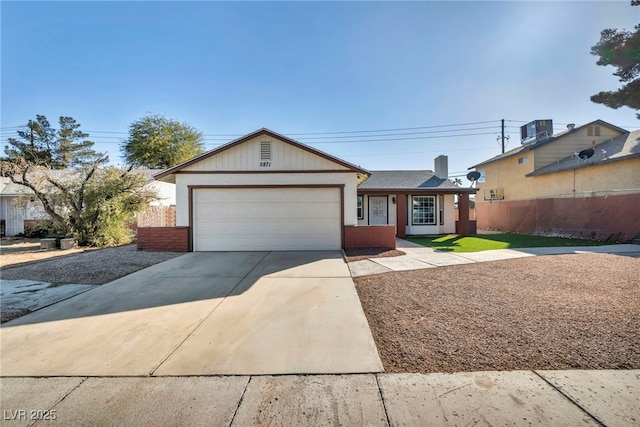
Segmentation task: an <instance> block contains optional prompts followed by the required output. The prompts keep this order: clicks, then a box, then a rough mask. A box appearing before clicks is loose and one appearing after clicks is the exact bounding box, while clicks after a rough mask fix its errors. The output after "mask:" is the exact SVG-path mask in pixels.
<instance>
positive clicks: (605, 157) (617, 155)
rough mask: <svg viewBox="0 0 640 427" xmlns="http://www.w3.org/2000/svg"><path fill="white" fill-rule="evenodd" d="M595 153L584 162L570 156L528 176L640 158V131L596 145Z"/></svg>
mask: <svg viewBox="0 0 640 427" xmlns="http://www.w3.org/2000/svg"><path fill="white" fill-rule="evenodd" d="M593 151H594V153H593V156H591V157H590V158H588V159H586V160H582V159H581V158H579V157H577V156H575V155H572V156H568V157H565V158H564V159H562V160H560V161H558V162H556V163H552V164H550V165H547V166H544V167H542V168H540V169H536V170H534V171H533V172H531V173H529V174H527V175H526V176H539V175H546V174H549V173H554V172H561V171H565V170H572V169H579V168H584V167H587V166H593V165H599V164H604V163H611V162H616V161H619V160H626V159H632V158H634V157H640V130H636V131H633V132H630V133H626V134H623V135H618V136H617V137H615V138H613V139H609V140H607V141H604V142H601V143H600V144H596V145H595V146H594V147H593Z"/></svg>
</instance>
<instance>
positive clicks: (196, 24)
mask: <svg viewBox="0 0 640 427" xmlns="http://www.w3.org/2000/svg"><path fill="white" fill-rule="evenodd" d="M0 7H1V9H0V10H1V14H2V22H1V24H2V34H1V35H2V46H1V47H2V57H1V60H2V63H1V67H2V68H1V72H2V76H1V85H2V86H1V89H2V104H1V106H2V112H1V120H2V121H1V127H2V133H1V136H2V137H3V138H2V139H3V144H2V145H3V146H4V140H5V139H6V137H7V136H11V135H12V133H11V132H12V129H10V127H12V126H16V125H22V124H25V123H26V122H27V121H28V120H29V119H34V118H35V115H36V114H44V115H46V116H47V117H48V118H49V120H50V121H51V122H56V121H57V117H58V116H61V115H68V116H72V117H74V118H76V119H77V120H78V122H80V123H81V124H82V129H83V130H85V131H89V133H90V134H91V137H90V139H92V140H93V141H95V142H96V143H97V144H96V148H97V149H98V150H100V151H107V152H109V154H110V156H111V159H112V162H114V163H119V162H120V158H119V142H120V141H121V140H123V139H125V138H126V136H127V130H128V126H129V125H130V124H131V122H133V121H135V120H138V119H140V118H141V117H143V116H144V115H146V114H162V115H165V116H166V117H168V118H172V119H177V120H179V121H182V122H185V123H187V124H189V125H191V126H193V127H195V128H197V129H199V130H200V131H202V132H203V133H204V134H205V142H206V144H207V148H208V149H211V148H214V147H215V146H217V145H218V144H221V143H223V142H226V141H229V140H231V139H233V138H234V137H235V136H240V135H244V134H246V133H249V132H252V131H254V130H256V129H258V128H261V127H268V128H270V129H272V130H274V131H276V132H279V133H282V134H285V135H288V136H291V137H293V138H295V139H298V140H299V141H301V142H304V143H307V144H310V145H313V146H315V147H317V148H319V149H321V150H324V151H326V152H328V153H330V154H333V155H336V156H338V157H341V158H344V159H345V160H347V161H350V162H353V163H355V164H358V165H360V166H362V167H364V168H366V169H370V170H376V169H432V168H433V158H434V157H435V156H437V155H438V154H447V155H448V156H449V164H450V166H449V170H450V172H451V173H463V172H464V171H466V169H467V168H468V167H469V166H472V165H473V164H475V163H478V162H480V161H482V160H485V159H487V158H489V157H492V156H494V155H496V154H498V153H499V152H500V147H499V144H498V142H497V139H496V138H497V136H498V135H499V131H500V129H499V125H500V119H506V120H507V121H508V122H507V125H508V128H507V130H508V133H509V134H510V137H511V139H510V142H509V145H508V146H507V149H510V148H514V147H516V146H517V145H518V144H519V143H520V141H519V140H520V135H519V129H518V127H519V126H521V125H522V124H524V123H523V122H526V121H531V120H535V119H553V120H554V124H555V128H556V130H557V131H560V130H562V129H564V128H565V126H566V124H567V123H576V124H577V125H581V124H585V123H587V122H590V121H592V120H595V119H603V120H605V121H609V122H611V123H613V124H615V125H618V126H621V127H624V128H627V129H629V130H632V129H636V128H638V127H639V125H640V122H639V121H638V120H637V118H636V116H635V112H634V111H633V110H631V109H629V108H626V107H624V108H621V109H619V110H612V109H609V108H607V107H604V106H602V105H598V104H593V103H592V102H591V101H590V100H589V97H590V96H591V95H592V94H594V93H596V92H598V91H600V90H614V89H617V88H618V87H619V86H620V83H619V82H618V81H617V78H616V77H615V76H613V75H612V73H613V71H614V69H613V68H611V67H599V66H596V64H595V62H596V59H597V58H596V57H595V56H593V55H591V54H590V48H591V46H593V45H594V44H595V43H596V42H597V41H598V40H599V37H600V31H601V30H602V29H604V28H607V27H614V28H626V29H629V30H631V29H633V27H634V25H635V24H637V23H638V22H640V19H639V18H640V7H632V6H630V3H629V1H615V2H537V1H536V2H534V1H531V2H482V1H480V2H406V3H405V2H331V3H315V2H234V3H230V2H10V1H2V2H1V4H0ZM476 122H489V123H480V124H473V125H465V126H450V127H433V128H426V127H430V126H441V125H454V124H456V125H457V124H463V123H476ZM416 127H425V128H423V129H414V130H404V131H393V132H378V133H354V134H324V135H320V134H315V135H301V134H302V133H321V132H340V131H369V130H379V129H397V128H416ZM435 131H437V132H436V133H433V132H435ZM416 132H432V133H416ZM398 133H410V134H409V135H396V134H398ZM383 134H393V135H389V136H380V135H383ZM468 134H474V135H471V136H460V135H468ZM221 135H222V136H221ZM363 135H369V136H371V135H378V136H376V137H375V138H365V137H364V136H363ZM336 136H348V137H349V138H330V137H336ZM427 137H428V138H427ZM401 138H407V139H401ZM371 139H378V140H384V141H371ZM345 141H350V142H345ZM322 142H324V143H322ZM327 142H330V143H327Z"/></svg>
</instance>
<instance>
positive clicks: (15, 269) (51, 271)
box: [2, 245, 183, 285]
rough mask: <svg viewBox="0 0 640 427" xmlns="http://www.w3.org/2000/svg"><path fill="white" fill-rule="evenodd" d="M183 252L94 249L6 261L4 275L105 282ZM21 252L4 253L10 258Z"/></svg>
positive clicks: (101, 283)
mask: <svg viewBox="0 0 640 427" xmlns="http://www.w3.org/2000/svg"><path fill="white" fill-rule="evenodd" d="M180 255H183V254H182V253H178V252H147V251H138V250H137V249H136V245H126V246H119V247H115V248H105V249H91V250H87V251H85V252H80V253H72V254H70V255H65V256H59V257H56V258H49V259H45V260H42V261H38V262H31V263H27V264H14V265H5V266H3V267H2V279H6V280H17V279H31V280H40V281H43V282H55V283H81V284H85V285H103V284H105V283H107V282H111V281H112V280H115V279H117V278H119V277H122V276H126V275H127V274H131V273H133V272H134V271H138V270H142V269H143V268H146V267H149V266H151V265H154V264H158V263H160V262H163V261H166V260H169V259H171V258H175V257H177V256H180ZM12 256H15V257H18V256H20V254H19V253H15V254H11V253H4V254H3V255H2V257H3V258H4V257H6V258H7V259H10V258H11V257H12Z"/></svg>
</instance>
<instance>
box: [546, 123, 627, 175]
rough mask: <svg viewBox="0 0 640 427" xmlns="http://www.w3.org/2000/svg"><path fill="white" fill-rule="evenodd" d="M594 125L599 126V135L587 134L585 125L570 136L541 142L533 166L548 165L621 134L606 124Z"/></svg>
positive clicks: (587, 130)
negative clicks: (549, 141) (547, 142)
mask: <svg viewBox="0 0 640 427" xmlns="http://www.w3.org/2000/svg"><path fill="white" fill-rule="evenodd" d="M596 126H597V127H599V128H600V136H595V135H592V136H589V127H588V126H587V127H584V128H581V129H578V130H575V131H574V132H572V133H571V135H570V136H566V137H564V138H561V139H558V140H556V141H554V142H551V143H549V144H543V145H541V146H540V147H538V148H536V150H535V153H536V155H535V168H536V169H540V168H541V167H544V166H547V165H550V164H551V163H554V162H556V161H558V160H559V159H564V158H565V157H569V156H571V155H572V154H573V153H579V152H580V151H582V150H586V149H587V148H592V147H593V146H594V145H596V144H600V143H601V142H604V141H608V140H610V139H612V138H615V137H616V136H618V135H620V134H621V132H620V131H619V130H616V129H612V128H610V127H608V126H602V125H596ZM592 127H595V126H592Z"/></svg>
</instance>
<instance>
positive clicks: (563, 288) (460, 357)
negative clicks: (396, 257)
mask: <svg viewBox="0 0 640 427" xmlns="http://www.w3.org/2000/svg"><path fill="white" fill-rule="evenodd" d="M354 280H355V282H356V287H357V290H358V294H359V295H360V299H361V301H362V305H363V308H364V311H365V314H366V316H367V319H368V321H369V325H370V326H371V329H372V332H373V335H374V339H375V341H376V344H377V346H378V351H379V352H380V357H381V358H382V361H383V364H384V367H385V371H386V372H422V373H428V372H454V371H455V372H457V371H479V370H517V369H639V368H640V258H638V254H636V256H635V257H634V256H621V255H608V254H580V255H558V256H542V257H527V258H521V259H514V260H507V261H497V262H485V263H477V264H467V265H458V266H450V267H441V268H433V269H428V270H416V271H408V272H393V273H386V274H379V275H375V276H368V277H361V278H356V279H354Z"/></svg>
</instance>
